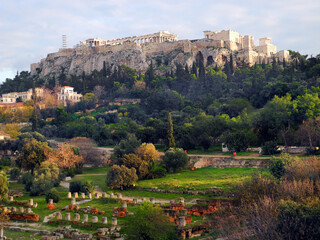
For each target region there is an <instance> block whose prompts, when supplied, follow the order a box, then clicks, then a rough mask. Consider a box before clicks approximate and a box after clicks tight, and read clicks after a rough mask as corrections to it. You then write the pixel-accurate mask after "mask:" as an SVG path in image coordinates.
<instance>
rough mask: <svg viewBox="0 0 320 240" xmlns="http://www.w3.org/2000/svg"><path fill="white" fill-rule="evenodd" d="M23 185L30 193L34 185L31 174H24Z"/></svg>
mask: <svg viewBox="0 0 320 240" xmlns="http://www.w3.org/2000/svg"><path fill="white" fill-rule="evenodd" d="M21 183H22V184H24V189H25V190H26V191H27V192H29V191H30V189H31V186H32V184H33V176H32V174H31V173H29V172H27V173H24V174H23V175H22V177H21Z"/></svg>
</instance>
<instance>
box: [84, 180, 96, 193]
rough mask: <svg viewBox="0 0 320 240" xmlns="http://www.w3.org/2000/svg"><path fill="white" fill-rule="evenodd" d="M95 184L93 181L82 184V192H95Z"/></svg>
mask: <svg viewBox="0 0 320 240" xmlns="http://www.w3.org/2000/svg"><path fill="white" fill-rule="evenodd" d="M94 190H95V186H94V185H93V184H92V183H91V182H84V183H82V184H81V192H83V193H85V194H89V193H93V192H94Z"/></svg>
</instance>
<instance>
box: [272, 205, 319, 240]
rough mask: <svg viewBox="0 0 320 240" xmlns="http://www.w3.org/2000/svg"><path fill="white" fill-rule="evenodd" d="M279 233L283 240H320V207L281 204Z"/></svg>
mask: <svg viewBox="0 0 320 240" xmlns="http://www.w3.org/2000/svg"><path fill="white" fill-rule="evenodd" d="M278 210H279V214H278V220H279V224H278V229H277V230H278V231H279V232H281V233H282V234H281V235H282V237H283V239H320V231H319V229H320V207H319V206H308V205H305V204H298V203H296V202H292V201H287V202H281V203H280V205H279V208H278Z"/></svg>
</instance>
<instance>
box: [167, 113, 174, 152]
mask: <svg viewBox="0 0 320 240" xmlns="http://www.w3.org/2000/svg"><path fill="white" fill-rule="evenodd" d="M169 148H176V142H175V140H174V137H173V123H172V117H171V112H169V114H168V149H169Z"/></svg>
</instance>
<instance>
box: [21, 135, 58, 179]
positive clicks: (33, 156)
mask: <svg viewBox="0 0 320 240" xmlns="http://www.w3.org/2000/svg"><path fill="white" fill-rule="evenodd" d="M51 150H52V149H51V148H50V147H49V146H48V143H46V142H39V141H37V140H36V139H34V138H31V139H29V138H27V139H25V140H24V144H23V147H22V149H21V151H20V155H19V157H18V160H17V164H18V166H19V167H21V168H23V169H25V170H31V172H32V173H33V170H34V169H35V168H36V167H37V166H39V165H40V164H41V163H42V162H43V161H45V159H46V153H47V152H48V151H51Z"/></svg>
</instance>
